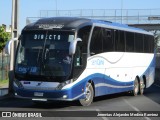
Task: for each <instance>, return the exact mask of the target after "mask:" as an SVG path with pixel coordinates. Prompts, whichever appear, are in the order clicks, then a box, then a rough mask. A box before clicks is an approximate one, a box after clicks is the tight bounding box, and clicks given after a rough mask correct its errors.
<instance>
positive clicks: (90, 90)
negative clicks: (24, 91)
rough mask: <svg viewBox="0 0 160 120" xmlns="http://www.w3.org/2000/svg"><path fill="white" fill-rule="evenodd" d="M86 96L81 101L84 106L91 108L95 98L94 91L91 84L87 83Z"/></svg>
mask: <svg viewBox="0 0 160 120" xmlns="http://www.w3.org/2000/svg"><path fill="white" fill-rule="evenodd" d="M85 94H86V98H84V99H80V100H79V101H80V104H81V105H82V106H89V105H90V104H91V103H92V102H93V97H94V90H93V86H92V85H91V83H87V85H86V89H85Z"/></svg>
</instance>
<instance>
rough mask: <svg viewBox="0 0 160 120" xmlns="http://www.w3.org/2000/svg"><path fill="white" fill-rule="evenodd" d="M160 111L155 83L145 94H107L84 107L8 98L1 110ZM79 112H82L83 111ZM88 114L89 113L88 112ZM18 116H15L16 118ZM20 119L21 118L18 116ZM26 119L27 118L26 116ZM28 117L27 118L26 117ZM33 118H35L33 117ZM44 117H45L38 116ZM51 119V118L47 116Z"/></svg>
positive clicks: (102, 119) (134, 119)
mask: <svg viewBox="0 0 160 120" xmlns="http://www.w3.org/2000/svg"><path fill="white" fill-rule="evenodd" d="M70 110H73V111H96V112H97V113H100V114H101V113H103V112H102V111H131V112H134V111H136V112H142V111H159V113H160V84H158V83H155V84H154V85H152V86H151V87H150V88H149V89H147V90H146V91H145V94H144V95H138V96H136V97H133V96H130V95H129V94H127V93H121V94H114V95H106V96H103V97H98V98H95V99H94V103H92V104H91V105H90V106H88V107H83V106H80V105H79V104H78V102H53V103H46V104H41V105H36V104H34V103H33V102H32V101H30V100H22V99H17V98H8V99H3V100H0V111H70ZM79 114H82V113H81V112H80V113H79ZM87 114H88V113H87ZM16 119H17V118H15V120H16ZM18 119H20V118H18ZM24 119H25V118H24ZM26 119H27V118H26ZM32 119H33V118H32ZM38 119H44V118H37V120H38ZM45 119H48V120H49V119H50V118H45ZM55 119H57V120H63V119H67V120H75V118H73V117H72V118H71V117H56V118H55ZM76 119H78V120H82V119H83V120H84V119H87V120H97V119H98V120H128V119H130V120H160V117H159V118H157V117H123V118H122V117H91V118H90V117H77V118H76Z"/></svg>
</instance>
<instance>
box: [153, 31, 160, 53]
mask: <svg viewBox="0 0 160 120" xmlns="http://www.w3.org/2000/svg"><path fill="white" fill-rule="evenodd" d="M159 42H160V33H159V32H158V31H155V32H154V43H155V48H156V52H160V51H159V46H158V43H159Z"/></svg>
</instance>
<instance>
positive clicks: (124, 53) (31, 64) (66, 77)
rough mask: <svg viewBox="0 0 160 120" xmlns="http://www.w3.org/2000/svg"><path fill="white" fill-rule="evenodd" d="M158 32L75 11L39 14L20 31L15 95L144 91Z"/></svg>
mask: <svg viewBox="0 0 160 120" xmlns="http://www.w3.org/2000/svg"><path fill="white" fill-rule="evenodd" d="M154 75H155V55H154V37H153V34H152V33H149V32H147V31H145V30H142V29H138V28H134V27H129V26H127V25H122V24H118V23H112V22H107V21H101V20H92V19H84V18H72V17H53V18H44V19H40V20H38V21H37V22H35V23H32V24H29V25H27V26H26V27H25V28H24V29H23V30H22V33H21V37H20V38H19V44H18V48H17V53H16V58H15V66H14V76H15V78H14V83H13V85H14V91H15V97H18V98H26V99H32V100H33V101H49V100H62V101H73V100H79V101H80V103H81V104H82V105H83V106H88V105H90V104H91V103H92V101H93V98H94V97H97V96H102V95H108V94H113V93H120V92H130V91H131V92H132V94H133V95H135V96H136V95H137V94H139V93H140V94H143V91H144V89H145V88H148V87H150V86H151V85H152V83H153V82H154Z"/></svg>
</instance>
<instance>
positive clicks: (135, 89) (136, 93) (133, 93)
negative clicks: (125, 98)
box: [132, 78, 139, 96]
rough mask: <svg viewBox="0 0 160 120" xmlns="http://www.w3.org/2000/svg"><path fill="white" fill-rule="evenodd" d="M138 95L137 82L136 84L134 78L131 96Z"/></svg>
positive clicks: (136, 81)
mask: <svg viewBox="0 0 160 120" xmlns="http://www.w3.org/2000/svg"><path fill="white" fill-rule="evenodd" d="M138 93H139V82H138V78H135V80H134V88H133V90H132V95H133V96H137V95H138Z"/></svg>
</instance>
